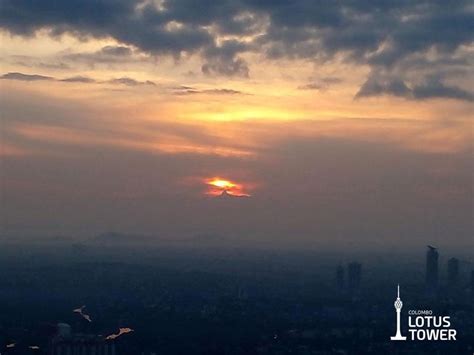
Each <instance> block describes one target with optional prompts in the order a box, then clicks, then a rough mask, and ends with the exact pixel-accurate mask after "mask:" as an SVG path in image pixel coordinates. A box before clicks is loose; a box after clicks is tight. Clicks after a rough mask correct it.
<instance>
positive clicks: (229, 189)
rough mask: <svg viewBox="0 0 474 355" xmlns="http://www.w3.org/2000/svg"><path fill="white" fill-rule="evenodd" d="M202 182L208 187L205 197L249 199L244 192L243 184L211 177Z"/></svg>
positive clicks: (248, 195)
mask: <svg viewBox="0 0 474 355" xmlns="http://www.w3.org/2000/svg"><path fill="white" fill-rule="evenodd" d="M204 182H205V184H206V185H208V190H207V191H206V195H211V196H234V197H250V194H248V193H246V192H245V188H244V185H243V184H241V183H237V182H234V181H231V180H229V179H223V178H220V177H212V178H207V179H205V180H204Z"/></svg>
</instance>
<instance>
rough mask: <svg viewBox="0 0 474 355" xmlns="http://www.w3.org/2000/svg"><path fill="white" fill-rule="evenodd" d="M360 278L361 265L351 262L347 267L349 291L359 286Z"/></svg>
mask: <svg viewBox="0 0 474 355" xmlns="http://www.w3.org/2000/svg"><path fill="white" fill-rule="evenodd" d="M361 278H362V265H361V264H360V263H357V262H352V263H350V264H349V265H348V267H347V285H348V287H349V290H350V291H356V290H358V289H359V288H360V281H361Z"/></svg>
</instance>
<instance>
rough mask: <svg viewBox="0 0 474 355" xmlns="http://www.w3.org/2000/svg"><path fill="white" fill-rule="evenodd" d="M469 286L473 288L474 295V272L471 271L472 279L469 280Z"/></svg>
mask: <svg viewBox="0 0 474 355" xmlns="http://www.w3.org/2000/svg"><path fill="white" fill-rule="evenodd" d="M469 286H470V287H471V292H472V294H474V270H471V278H470V280H469Z"/></svg>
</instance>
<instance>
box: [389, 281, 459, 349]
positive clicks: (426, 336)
mask: <svg viewBox="0 0 474 355" xmlns="http://www.w3.org/2000/svg"><path fill="white" fill-rule="evenodd" d="M393 305H394V306H395V311H396V312H397V332H396V333H395V336H392V337H390V339H391V340H407V337H406V336H403V335H402V333H401V329H400V328H401V325H400V317H401V311H402V307H403V302H402V300H401V299H400V285H398V287H397V299H396V300H395V302H394V304H393ZM408 333H409V335H410V337H409V340H422V341H423V340H435V341H436V340H437V341H449V340H456V334H457V333H456V329H453V328H452V327H451V321H450V317H449V316H434V315H433V311H432V310H409V311H408Z"/></svg>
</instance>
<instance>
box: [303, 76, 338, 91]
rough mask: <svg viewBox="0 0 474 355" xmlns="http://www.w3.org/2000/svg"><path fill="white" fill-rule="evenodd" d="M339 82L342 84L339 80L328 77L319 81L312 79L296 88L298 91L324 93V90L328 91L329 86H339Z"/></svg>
mask: <svg viewBox="0 0 474 355" xmlns="http://www.w3.org/2000/svg"><path fill="white" fill-rule="evenodd" d="M341 82H342V79H341V78H337V77H334V76H328V77H324V78H320V79H313V80H311V82H309V83H308V84H305V85H301V86H298V89H300V90H318V91H324V90H327V89H329V87H330V86H332V85H335V84H339V83H341Z"/></svg>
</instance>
